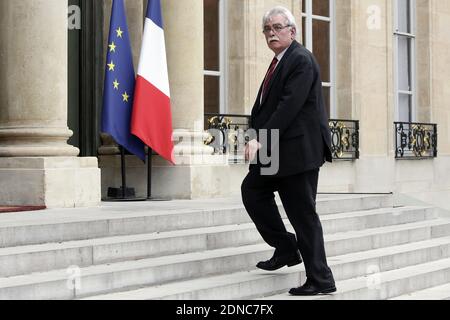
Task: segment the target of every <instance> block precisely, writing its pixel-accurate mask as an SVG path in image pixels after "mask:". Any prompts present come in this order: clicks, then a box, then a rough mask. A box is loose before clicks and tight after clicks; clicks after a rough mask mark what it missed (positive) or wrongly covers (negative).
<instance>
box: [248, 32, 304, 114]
mask: <svg viewBox="0 0 450 320" xmlns="http://www.w3.org/2000/svg"><path fill="white" fill-rule="evenodd" d="M298 45H299V44H298V42H297V41H295V40H294V42H292V44H291V46H290V47H289V49H288V50H287V51H286V53H285V54H284V56H283V58H282V59H281V61H280V63H279V64H278V66H277V68H276V69H275V72H274V74H273V76H272V79H270V82H269V84H268V85H267V92H266V94H265V96H264V97H263V100H262V101H261V104H260V105H259V109H261V106H262V105H263V104H264V103H265V102H266V100H267V97H268V96H269V92H270V89H271V88H272V85H273V83H274V82H275V79H276V78H277V76H278V74H279V73H280V72H281V69H282V68H283V65H284V63H285V61H286V60H287V58H288V57H289V55H290V54H291V52H292V51H293V50H294V49H295V48H297V47H298ZM263 82H264V81H263ZM261 91H262V90H261V89H260V90H259V94H258V100H257V101H258V102H259V101H260V100H261V98H260V95H261Z"/></svg>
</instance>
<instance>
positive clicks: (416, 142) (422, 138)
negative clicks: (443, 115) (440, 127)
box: [394, 122, 438, 160]
mask: <svg viewBox="0 0 450 320" xmlns="http://www.w3.org/2000/svg"><path fill="white" fill-rule="evenodd" d="M394 125H395V132H396V139H395V158H396V159H406V160H411V159H414V160H420V159H430V158H436V157H437V154H438V150H437V144H438V132H437V124H432V123H412V122H395V123H394Z"/></svg>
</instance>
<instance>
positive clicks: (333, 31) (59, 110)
mask: <svg viewBox="0 0 450 320" xmlns="http://www.w3.org/2000/svg"><path fill="white" fill-rule="evenodd" d="M111 2H112V1H111V0H99V1H87V0H70V1H62V0H16V1H9V0H7V1H2V2H1V3H0V26H1V29H2V30H6V31H5V32H3V33H2V34H1V35H0V37H1V38H2V45H1V47H0V79H1V83H2V86H0V188H1V190H2V191H1V192H0V204H6V205H9V204H14V205H18V204H19V205H20V204H27V205H42V204H44V205H47V206H48V207H73V206H91V205H97V204H99V202H100V199H101V198H102V197H103V198H105V197H106V194H107V190H108V187H112V186H115V187H118V186H120V183H121V172H120V164H121V162H120V156H119V155H118V148H117V146H115V144H114V141H112V140H111V139H110V138H109V137H108V136H106V135H104V134H102V133H101V132H100V126H99V123H100V117H101V104H102V103H101V101H102V91H103V75H104V69H105V67H104V66H105V57H106V48H107V45H108V43H107V34H108V28H109V17H110V11H111ZM161 2H162V7H163V16H164V24H165V36H166V47H167V54H168V57H167V58H168V68H169V81H170V87H171V99H172V113H173V126H174V142H175V145H176V146H175V154H176V159H177V165H176V166H170V165H168V164H167V163H165V162H164V161H163V160H162V159H160V158H159V157H158V156H154V157H153V169H152V193H153V195H154V196H157V197H165V198H172V199H179V198H183V199H186V198H187V199H192V198H204V197H223V196H229V195H238V194H239V193H240V183H241V181H242V179H243V177H244V176H245V174H246V171H247V165H245V164H243V163H241V162H240V161H230V159H231V160H233V159H232V156H233V152H231V150H230V148H228V149H227V150H225V151H226V152H221V151H223V149H222V148H221V147H222V146H219V148H217V145H216V147H214V145H213V144H208V142H211V136H210V135H209V134H208V132H207V129H208V127H207V126H208V125H212V124H214V125H215V126H216V127H217V126H219V127H220V126H222V127H221V128H223V127H224V126H225V127H227V126H228V127H227V128H231V127H233V124H234V123H238V122H240V121H244V120H245V119H246V115H249V114H250V111H251V108H252V106H253V102H254V99H255V97H256V94H257V92H258V89H259V86H260V84H261V81H262V79H263V77H264V74H265V72H266V70H267V66H268V65H269V63H270V61H271V59H272V53H271V52H270V50H269V49H268V48H267V46H266V44H265V41H264V36H263V34H262V25H261V23H262V16H263V14H264V13H265V12H266V11H267V10H268V9H270V8H271V7H272V6H274V5H283V6H286V7H287V8H289V9H290V10H291V11H292V12H293V13H294V16H295V17H296V19H297V24H298V27H299V30H298V41H299V42H300V43H302V44H303V45H305V46H306V47H307V48H308V49H310V50H311V51H313V53H314V54H315V56H316V57H317V60H318V62H319V64H320V67H321V73H322V80H323V89H324V96H325V99H326V101H327V105H328V110H329V115H330V126H331V127H332V131H333V143H334V147H335V150H334V151H335V158H336V161H334V162H333V163H332V164H327V165H326V166H325V167H324V168H323V169H322V170H321V178H320V183H319V191H320V192H339V193H390V192H393V193H394V194H396V195H408V196H413V197H414V198H416V199H420V200H424V201H427V202H431V203H433V204H435V205H438V206H441V207H447V208H448V206H449V205H448V204H446V201H445V199H446V197H447V196H449V195H450V179H449V178H450V106H449V105H448V103H447V101H450V90H448V89H447V88H446V84H448V83H450V75H449V74H448V73H447V72H446V70H447V69H449V68H450V54H449V53H450V38H449V37H448V32H449V31H450V4H449V3H448V2H447V1H443V0H394V1H391V0H284V1H272V0H183V1H179V0H162V1H161ZM125 3H126V9H127V16H128V24H129V32H130V36H131V40H132V47H133V56H134V63H135V66H137V63H138V58H139V52H140V45H141V39H142V30H143V17H144V15H145V9H146V1H145V0H126V1H125ZM227 115H228V116H227ZM214 119H215V120H214ZM213 120H214V121H216V122H214V121H213ZM227 121H228V122H227ZM230 121H231V122H230ZM244 122H245V121H244ZM244 127H245V125H244ZM225 134H226V135H227V138H230V139H229V140H231V141H232V140H233V137H234V136H233V137H231V136H230V137H228V135H229V132H226V133H225ZM216 141H217V139H216ZM232 147H233V146H232ZM241 147H242V143H241V144H240V146H239V148H241ZM231 149H232V148H231ZM126 158H127V178H128V179H127V180H128V183H129V184H130V185H131V186H133V187H135V188H136V191H137V193H138V194H139V195H144V194H145V193H146V191H147V190H146V183H147V179H146V173H147V171H146V166H145V164H143V163H141V162H140V161H139V160H138V159H137V158H135V157H134V156H127V157H126ZM234 162H236V163H234Z"/></svg>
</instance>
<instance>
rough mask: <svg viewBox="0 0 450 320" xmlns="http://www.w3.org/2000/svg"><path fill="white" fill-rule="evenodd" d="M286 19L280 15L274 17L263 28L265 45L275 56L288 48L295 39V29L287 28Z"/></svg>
mask: <svg viewBox="0 0 450 320" xmlns="http://www.w3.org/2000/svg"><path fill="white" fill-rule="evenodd" d="M287 24H288V23H287V19H286V18H285V17H284V16H282V15H275V16H273V17H271V18H270V19H269V21H268V22H267V23H266V25H265V26H264V35H265V37H266V41H267V45H268V46H269V48H270V49H271V50H272V51H273V52H275V54H276V55H278V54H280V53H281V52H283V51H284V50H285V49H286V48H288V47H289V46H290V45H291V44H292V41H294V39H295V32H296V31H295V29H294V28H292V27H287Z"/></svg>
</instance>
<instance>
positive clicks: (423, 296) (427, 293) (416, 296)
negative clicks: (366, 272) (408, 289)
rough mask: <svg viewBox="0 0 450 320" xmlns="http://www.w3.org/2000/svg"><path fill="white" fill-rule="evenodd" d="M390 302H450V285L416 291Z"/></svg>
mask: <svg viewBox="0 0 450 320" xmlns="http://www.w3.org/2000/svg"><path fill="white" fill-rule="evenodd" d="M389 300H450V283H447V284H444V285H442V286H436V287H432V288H427V289H424V290H419V291H415V292H412V293H408V294H405V295H401V296H398V297H394V298H391V299H389Z"/></svg>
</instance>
